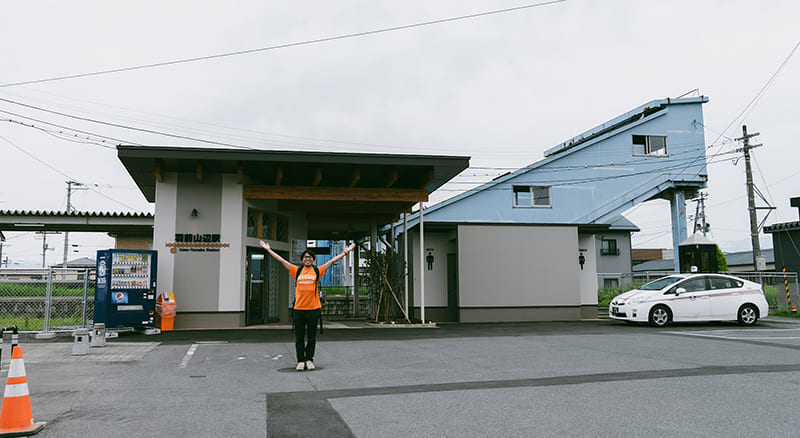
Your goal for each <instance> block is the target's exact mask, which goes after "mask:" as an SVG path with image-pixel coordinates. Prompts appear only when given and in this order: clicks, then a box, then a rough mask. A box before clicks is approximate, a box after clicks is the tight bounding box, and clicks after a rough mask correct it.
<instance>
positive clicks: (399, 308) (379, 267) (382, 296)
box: [362, 250, 411, 323]
mask: <svg viewBox="0 0 800 438" xmlns="http://www.w3.org/2000/svg"><path fill="white" fill-rule="evenodd" d="M404 276H405V263H404V262H403V260H401V259H399V257H397V254H396V253H395V252H394V251H392V250H388V251H386V252H383V253H378V252H375V253H368V255H367V267H366V275H364V276H363V277H362V281H363V282H364V285H365V286H366V287H367V288H368V289H369V295H370V298H371V299H372V302H373V303H375V308H374V312H375V313H374V315H370V316H374V317H375V322H379V321H383V322H389V321H395V320H398V319H404V320H405V321H407V322H409V323H410V322H411V320H410V319H409V318H408V315H406V313H405V309H404V308H403V305H402V304H401V303H400V300H399V298H398V296H397V292H400V291H402V290H403V287H404Z"/></svg>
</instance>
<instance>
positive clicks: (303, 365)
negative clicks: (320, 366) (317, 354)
mask: <svg viewBox="0 0 800 438" xmlns="http://www.w3.org/2000/svg"><path fill="white" fill-rule="evenodd" d="M312 366H313V365H312ZM295 369H296V370H297V371H303V370H305V369H306V363H305V362H297V367H295Z"/></svg>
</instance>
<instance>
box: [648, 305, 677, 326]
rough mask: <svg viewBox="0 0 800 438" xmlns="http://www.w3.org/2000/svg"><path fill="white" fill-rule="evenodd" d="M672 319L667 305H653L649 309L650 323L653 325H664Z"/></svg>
mask: <svg viewBox="0 0 800 438" xmlns="http://www.w3.org/2000/svg"><path fill="white" fill-rule="evenodd" d="M671 319H672V314H671V313H670V311H669V308H668V307H667V306H655V307H653V309H652V310H650V318H649V319H648V321H650V325H652V326H653V327H664V326H665V325H667V323H668V322H669V321H670V320H671Z"/></svg>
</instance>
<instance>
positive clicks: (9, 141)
mask: <svg viewBox="0 0 800 438" xmlns="http://www.w3.org/2000/svg"><path fill="white" fill-rule="evenodd" d="M0 139H2V140H4V141H5V142H6V143H8V144H10V145H11V146H12V147H14V148H15V149H17V150H19V151H20V152H22V153H23V154H25V155H27V156H29V157H31V158H32V159H34V160H36V161H37V162H39V163H40V164H42V165H44V166H45V167H47V168H48V169H50V170H52V171H53V172H56V173H57V174H59V175H61V176H63V177H65V178H67V179H68V180H70V181H77V179H75V178H73V177H71V176H69V175H67V174H66V173H64V172H62V171H61V170H59V169H57V168H55V167H53V166H51V165H50V164H49V163H47V162H46V161H44V160H42V159H40V158H39V157H37V156H35V155H33V154H31V153H30V152H28V151H26V150H25V149H23V148H21V147H20V146H18V145H17V144H16V143H14V142H12V141H11V140H9V139H7V138H5V137H3V136H2V135H0ZM89 190H91V191H92V192H94V193H97V194H98V195H100V196H102V197H104V198H106V199H108V200H110V201H113V202H115V203H117V204H119V205H122V206H123V207H126V208H129V209H131V210H133V211H136V212H139V213H143V211H142V210H140V209H138V208H135V207H131V206H130V205H127V204H125V203H123V202H121V201H119V200H117V199H114V198H112V197H110V196H108V195H106V194H105V193H102V192H100V191H98V190H95V189H93V188H91V187H89Z"/></svg>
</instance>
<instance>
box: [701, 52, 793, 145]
mask: <svg viewBox="0 0 800 438" xmlns="http://www.w3.org/2000/svg"><path fill="white" fill-rule="evenodd" d="M798 47H800V41H798V42H797V44H795V45H794V48H792V50H791V52H789V55H788V56H787V57H786V59H784V60H783V62H782V63H781V65H780V66H778V69H777V70H775V73H773V74H772V76H770V78H769V80H767V82H766V83H765V84H764V86H762V87H761V89H760V90H758V93H756V95H755V97H753V100H751V101H750V103H748V104H747V105H746V106H745V107H744V109H742V112H740V113H739V115H737V116H736V117H734V119H733V120H731V122H730V123H729V124H728V126H726V127H725V129H723V130H722V133H720V135H719V137H717V140H719V139H720V137H722V136H723V135H724V134H725V133H726V132H728V130H729V129H731V127H732V126H733V125H734V124H735V123H736V122H737V121H738V120H739V119H742V121H744V119H745V118H746V117H747V116H749V115H750V112H752V108H754V107H755V105H756V103H758V101H759V100H761V98H762V97H763V96H764V94H765V93H766V91H767V89H768V88H769V86H770V85H772V83H773V82H775V79H777V78H778V75H779V74H780V72H781V70H783V67H785V66H786V64H787V63H788V62H789V59H791V58H792V56H794V53H795V52H796V51H797V49H798ZM748 110H749V111H748ZM745 112H746V113H747V115H744V114H745ZM743 115H744V116H743ZM717 140H714V142H713V143H712V144H714V143H716V142H717Z"/></svg>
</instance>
